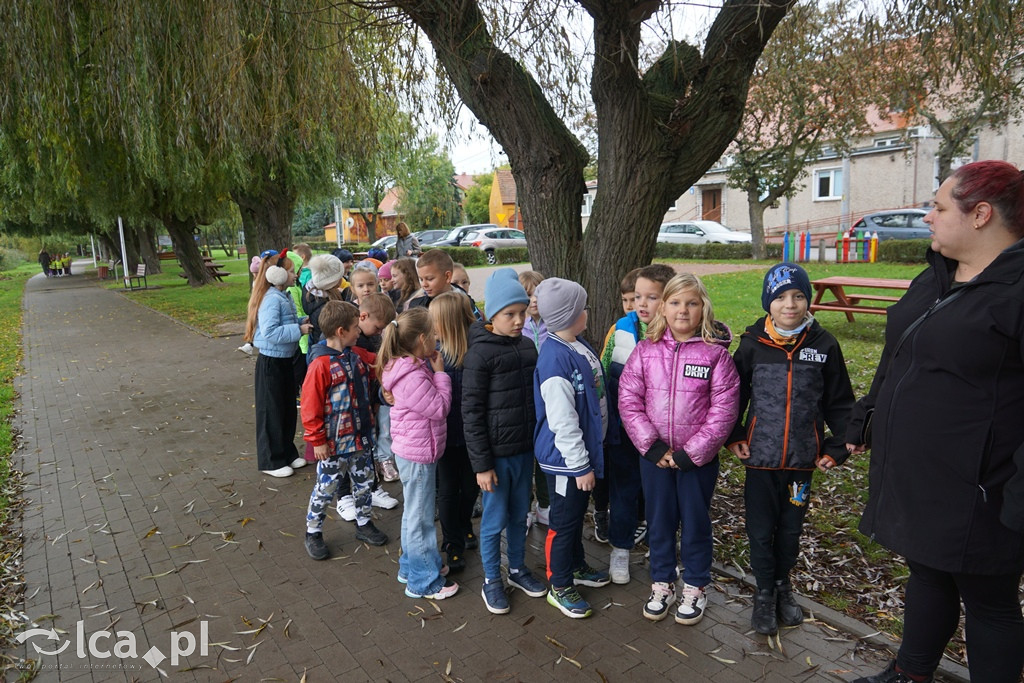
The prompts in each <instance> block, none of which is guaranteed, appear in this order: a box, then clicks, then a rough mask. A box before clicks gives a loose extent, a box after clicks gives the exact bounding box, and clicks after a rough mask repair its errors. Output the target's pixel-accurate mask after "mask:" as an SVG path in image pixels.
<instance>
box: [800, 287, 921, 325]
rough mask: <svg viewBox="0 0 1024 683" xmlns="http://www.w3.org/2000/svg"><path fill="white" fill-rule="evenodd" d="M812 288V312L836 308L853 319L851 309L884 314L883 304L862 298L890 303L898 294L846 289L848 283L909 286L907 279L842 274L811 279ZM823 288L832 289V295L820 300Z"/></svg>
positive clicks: (848, 318)
mask: <svg viewBox="0 0 1024 683" xmlns="http://www.w3.org/2000/svg"><path fill="white" fill-rule="evenodd" d="M811 286H812V287H813V288H814V292H815V294H814V301H812V302H811V313H817V312H818V311H839V312H842V313H845V314H846V319H847V320H848V321H849V322H853V314H854V313H872V314H875V315H885V314H886V310H887V307H886V306H868V305H864V304H862V303H861V302H863V301H880V302H882V303H885V304H893V303H896V302H897V301H899V300H900V297H899V296H892V295H890V294H864V293H861V292H847V291H846V288H847V287H857V288H860V289H882V290H885V289H902V290H904V291H905V290H907V289H909V288H910V280H890V279H887V278H876V277H845V276H841V275H837V276H833V277H827V278H823V279H821V280H814V281H813V282H811ZM825 292H831V293H832V296H833V297H834V298H833V299H828V300H825V301H822V296H824V294H825Z"/></svg>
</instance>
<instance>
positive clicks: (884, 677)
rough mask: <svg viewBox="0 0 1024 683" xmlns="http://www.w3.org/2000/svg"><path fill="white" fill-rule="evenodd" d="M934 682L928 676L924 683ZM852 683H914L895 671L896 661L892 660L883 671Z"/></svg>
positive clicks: (903, 674)
mask: <svg viewBox="0 0 1024 683" xmlns="http://www.w3.org/2000/svg"><path fill="white" fill-rule="evenodd" d="M934 680H935V679H934V678H932V677H931V676H929V677H928V678H927V679H926V680H925V681H924V683H932V681H934ZM853 683H914V681H913V679H911V678H910V677H909V676H907V675H906V674H905V673H903V672H902V671H897V670H896V660H895V659H894V660H893V661H891V662H889V666H887V667H885V671H883V672H881V673H877V674H875V675H874V676H865V677H864V678H858V679H857V680H855V681H853Z"/></svg>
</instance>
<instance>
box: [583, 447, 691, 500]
mask: <svg viewBox="0 0 1024 683" xmlns="http://www.w3.org/2000/svg"><path fill="white" fill-rule="evenodd" d="M675 466H676V461H675V460H673V459H672V451H669V452H668V453H666V454H665V455H663V456H661V460H659V461H658V467H662V468H671V467H675ZM587 490H588V491H589V490H590V489H587Z"/></svg>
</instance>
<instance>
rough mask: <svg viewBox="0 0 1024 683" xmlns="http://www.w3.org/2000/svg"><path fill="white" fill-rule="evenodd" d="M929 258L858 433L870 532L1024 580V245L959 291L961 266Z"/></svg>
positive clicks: (904, 550)
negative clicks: (866, 459)
mask: <svg viewBox="0 0 1024 683" xmlns="http://www.w3.org/2000/svg"><path fill="white" fill-rule="evenodd" d="M928 260H929V262H930V263H931V267H930V268H929V269H928V270H925V271H924V272H923V273H921V274H920V275H918V276H917V277H916V278H915V279H914V281H913V283H912V284H911V286H910V289H909V290H908V291H907V293H906V294H905V295H904V296H903V298H902V299H901V300H900V301H899V302H898V303H896V304H895V305H893V306H892V307H891V308H889V313H888V320H887V321H886V329H885V348H884V349H883V351H882V358H881V360H880V361H879V364H878V370H877V371H876V374H875V378H874V381H873V382H872V385H871V391H870V392H869V394H868V395H867V396H865V397H864V398H863V399H861V401H860V402H859V403H858V404H857V408H856V409H855V412H854V416H853V419H852V420H851V424H850V428H849V430H848V433H847V439H848V440H849V441H850V442H851V443H866V444H868V445H870V446H871V448H872V452H871V468H870V472H869V498H868V503H867V507H866V508H865V510H864V516H863V518H862V519H861V523H860V530H861V531H862V532H863V533H864V534H866V535H868V536H870V537H872V538H874V539H875V540H877V541H878V542H879V543H881V544H882V545H884V546H885V547H887V548H889V549H891V550H893V551H895V552H897V553H899V554H900V555H903V556H904V557H906V558H907V559H910V560H914V561H917V562H920V563H922V564H924V565H926V566H928V567H932V568H935V569H938V570H941V571H947V572H953V573H969V574H988V575H991V574H1010V573H1014V572H1019V571H1021V569H1022V568H1024V240H1022V241H1021V242H1018V243H1017V244H1015V245H1013V246H1012V247H1010V248H1008V249H1007V250H1006V251H1004V252H1003V253H1002V254H1000V255H999V257H998V258H996V260H995V261H993V262H992V263H991V264H990V265H989V266H988V267H987V268H986V269H985V270H984V271H983V272H982V273H981V274H979V275H978V276H977V277H976V278H974V279H973V280H971V281H970V282H969V283H966V284H964V285H961V286H959V287H956V288H955V289H954V288H952V286H951V281H952V276H953V273H954V272H955V271H956V266H957V264H956V262H955V261H951V260H949V259H945V258H943V257H942V256H940V255H939V254H936V253H934V252H929V254H928ZM919 319H920V322H919V323H916V324H915V322H916V321H918V320H919Z"/></svg>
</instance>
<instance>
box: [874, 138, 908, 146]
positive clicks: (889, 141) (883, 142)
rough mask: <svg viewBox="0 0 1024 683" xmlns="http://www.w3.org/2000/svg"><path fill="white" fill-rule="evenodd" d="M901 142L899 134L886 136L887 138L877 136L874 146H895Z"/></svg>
mask: <svg viewBox="0 0 1024 683" xmlns="http://www.w3.org/2000/svg"><path fill="white" fill-rule="evenodd" d="M901 143H902V141H901V140H900V138H899V136H896V137H888V138H878V139H877V140H875V147H876V148H878V147H896V146H898V145H900V144H901Z"/></svg>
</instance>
